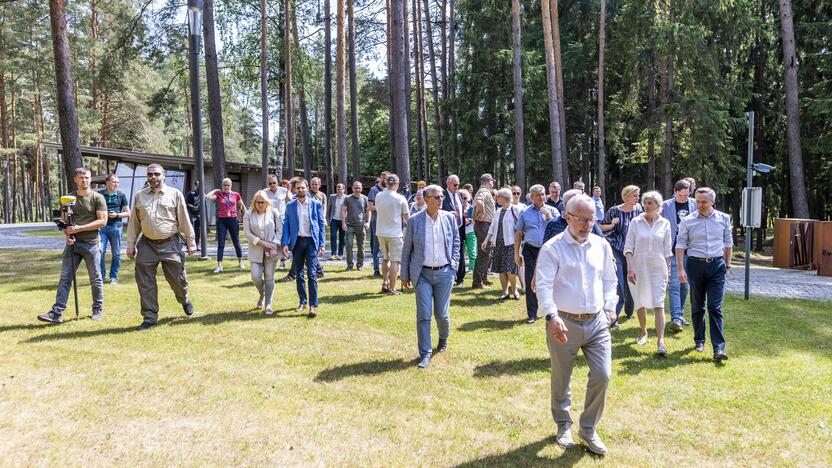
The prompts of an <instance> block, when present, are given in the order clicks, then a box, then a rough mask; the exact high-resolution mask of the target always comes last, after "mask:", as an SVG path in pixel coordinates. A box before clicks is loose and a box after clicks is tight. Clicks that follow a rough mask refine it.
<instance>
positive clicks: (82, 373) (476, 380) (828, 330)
mask: <svg viewBox="0 0 832 468" xmlns="http://www.w3.org/2000/svg"><path fill="white" fill-rule="evenodd" d="M59 256H60V253H59V252H56V251H51V252H10V251H0V303H2V304H3V305H4V307H3V309H4V312H3V314H2V315H0V415H2V417H0V434H3V436H2V437H0V454H3V455H2V462H0V463H2V465H40V466H45V465H57V464H71V465H79V466H80V465H122V466H123V465H192V466H199V465H206V464H208V465H224V466H237V465H243V464H246V465H287V464H292V465H299V464H303V465H350V466H368V465H373V466H389V465H394V466H413V465H423V466H449V465H471V466H505V465H513V466H553V465H558V466H561V465H570V466H571V465H574V464H580V465H596V464H606V465H611V466H621V465H628V466H645V465H654V466H694V465H704V466H725V465H742V466H760V465H763V466H772V465H778V466H779V465H787V466H803V465H808V466H830V465H832V448H830V447H832V416H830V415H832V403H830V398H829V397H830V395H832V305H830V303H829V302H826V303H819V302H805V301H784V300H767V299H756V300H753V301H750V302H744V301H742V300H741V299H738V298H737V297H729V298H728V299H727V300H726V304H725V315H726V335H727V338H728V347H727V351H728V353H729V354H730V360H728V361H727V363H726V364H725V365H719V366H718V365H715V364H714V363H713V362H712V361H711V359H710V357H711V354H710V352H708V353H704V354H699V353H695V352H693V351H692V348H693V343H692V336H691V331H690V330H686V331H685V332H683V333H682V334H680V335H677V336H671V337H670V338H669V339H668V340H667V345H668V349H669V352H670V355H669V357H668V358H667V359H658V358H656V357H654V351H655V339H653V337H652V335H651V341H650V342H649V343H648V345H646V346H643V347H639V346H636V344H635V340H636V338H637V337H638V326H637V323H636V321H635V320H631V321H628V322H626V323H625V324H624V325H623V326H622V329H621V330H620V331H619V332H617V333H615V334H614V336H613V343H614V344H613V376H612V381H611V385H610V389H609V392H608V397H607V407H606V412H605V414H604V417H603V419H602V421H601V425H600V428H599V431H600V434H601V435H602V437H603V438H604V440H605V442H606V444H607V446H608V447H609V449H610V454H609V455H608V456H607V457H606V458H603V459H599V458H596V457H594V456H591V455H589V454H588V453H587V452H586V451H585V450H584V449H582V448H576V449H570V450H563V449H561V448H559V447H558V446H556V445H555V444H554V438H553V433H554V430H555V428H554V424H553V422H552V418H551V413H550V411H549V396H550V393H549V358H548V353H547V351H546V346H545V341H544V340H545V337H544V332H543V330H544V326H543V322H542V321H541V322H538V323H536V324H535V325H532V326H529V325H526V324H525V323H523V318H524V316H525V313H524V312H523V306H522V302H523V301H520V302H516V301H509V302H506V303H498V302H497V301H496V297H497V292H496V291H495V290H493V289H492V290H491V291H479V290H478V291H472V290H471V289H470V288H469V287H463V288H461V289H456V290H455V291H454V295H453V297H452V308H451V320H452V327H451V329H452V332H451V336H450V341H449V344H450V348H449V350H448V352H446V353H442V354H440V355H438V356H437V357H436V358H435V359H434V362H433V364H432V365H431V367H430V368H428V369H427V370H424V371H420V370H417V369H416V368H415V364H416V358H417V357H418V353H417V350H416V329H415V305H414V304H415V303H414V296H413V294H412V293H408V294H405V295H402V296H398V297H390V296H382V295H379V294H377V291H378V289H379V287H380V282H379V281H376V280H373V279H371V278H369V273H371V271H370V272H369V273H368V272H367V271H366V270H365V271H364V272H361V273H358V272H350V273H346V272H344V271H343V266H338V267H335V266H328V267H327V275H326V277H325V278H324V279H323V280H321V284H320V291H321V307H320V313H319V317H318V318H317V319H315V320H310V319H307V318H305V317H304V316H300V315H299V314H298V313H296V312H295V311H294V307H295V306H296V305H297V296H296V293H295V287H294V284H293V283H292V284H278V285H277V291H276V302H275V311H276V312H277V314H276V315H275V316H274V317H266V316H264V315H262V314H261V313H260V312H258V311H255V310H253V306H254V303H255V302H256V299H257V297H256V292H255V290H254V288H253V287H252V286H251V283H250V279H249V276H248V272H247V271H246V272H239V271H237V270H234V269H233V268H231V266H232V264H233V263H234V262H227V266H228V267H229V268H228V269H227V271H226V273H224V274H223V275H221V276H216V275H213V274H211V273H210V271H211V270H212V269H213V268H214V262H211V261H209V262H198V261H196V260H192V261H189V263H188V270H189V275H190V280H191V295H192V299H193V302H194V304H195V306H196V314H195V315H194V317H192V318H186V317H185V316H184V314H183V313H182V310H181V308H180V306H179V305H178V304H177V303H176V302H175V300H174V298H173V294H172V293H171V292H170V290H169V289H168V288H167V287H166V285H165V283H164V280H163V275H162V274H161V273H160V274H159V279H160V285H161V293H160V302H161V306H162V311H161V314H160V325H159V326H157V327H156V328H155V329H152V330H150V331H147V332H141V333H140V332H135V331H134V327H135V326H136V325H138V324H139V323H140V321H141V317H140V315H139V306H138V294H137V291H136V287H135V284H134V281H133V274H132V270H133V264H132V262H130V261H126V262H124V264H123V266H122V268H123V270H122V276H121V284H120V285H118V286H109V285H105V319H104V320H103V321H101V322H93V321H91V320H89V313H90V312H89V306H90V294H89V287H88V285H87V281H86V279H82V280H80V281H79V284H80V290H79V291H80V298H81V320H77V321H76V320H74V311H72V306H70V310H68V311H67V314H66V315H65V317H66V318H67V319H70V320H69V321H67V322H66V323H64V324H62V325H59V326H50V325H46V324H42V323H40V322H37V321H35V316H36V315H37V314H39V313H43V312H46V311H47V310H48V309H49V307H50V305H51V303H52V301H53V299H54V287H55V283H56V282H57V278H58V270H59V264H58V260H59ZM85 276H86V273H85V272H84V269H83V268H81V274H80V275H79V277H85ZM70 304H71V300H70ZM650 324H651V327H652V320H651V321H650ZM650 331H651V334H652V331H653V329H652V328H651V329H650ZM435 340H436V332H435V325H434V344H435ZM586 375H587V367H586V362H585V361H584V360H583V358H580V359H579V360H578V365H577V368H576V370H575V373H574V375H573V394H574V397H573V398H574V405H573V417H574V418H575V419H576V420H577V416H578V414H579V411H580V409H581V408H582V406H583V397H584V388H585V384H586Z"/></svg>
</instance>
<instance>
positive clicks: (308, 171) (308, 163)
mask: <svg viewBox="0 0 832 468" xmlns="http://www.w3.org/2000/svg"><path fill="white" fill-rule="evenodd" d="M292 34H293V36H294V41H295V50H297V51H298V57H299V58H301V59H302V58H303V54H302V53H300V36H299V35H298V18H297V12H296V11H294V10H293V11H292ZM303 75H304V73H303V66H301V73H298V98H299V101H300V148H301V158H302V159H303V177H304V178H305V179H306V180H310V179H311V178H312V155H311V154H310V153H311V149H310V143H309V116H308V115H307V114H306V113H307V109H306V86H304V85H305V83H304V79H303ZM331 188H332V187H327V190H329V189H331Z"/></svg>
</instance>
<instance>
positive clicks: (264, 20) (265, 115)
mask: <svg viewBox="0 0 832 468" xmlns="http://www.w3.org/2000/svg"><path fill="white" fill-rule="evenodd" d="M287 33H288V31H287ZM260 119H261V120H262V121H263V124H262V125H263V129H262V133H263V142H262V146H261V150H260V164H261V167H262V169H261V170H262V172H263V186H264V187H265V186H266V184H267V183H268V178H269V5H268V3H267V1H266V0H260ZM218 187H220V186H219V185H218Z"/></svg>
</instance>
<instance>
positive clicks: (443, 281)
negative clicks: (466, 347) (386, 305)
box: [416, 265, 456, 358]
mask: <svg viewBox="0 0 832 468" xmlns="http://www.w3.org/2000/svg"><path fill="white" fill-rule="evenodd" d="M455 278H456V272H455V271H454V270H452V269H451V266H450V265H447V266H445V267H443V268H441V269H439V270H431V269H429V268H422V272H421V273H420V274H419V280H418V282H417V283H416V336H417V338H418V343H419V357H420V358H424V357H425V356H430V355H431V354H433V348H432V347H431V342H430V320H431V316H436V327H437V328H438V329H439V339H441V340H447V339H448V334H449V333H450V330H451V319H450V316H449V314H448V308H449V307H450V305H451V289H452V288H453V287H454V279H455Z"/></svg>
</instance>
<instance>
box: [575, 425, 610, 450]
mask: <svg viewBox="0 0 832 468" xmlns="http://www.w3.org/2000/svg"><path fill="white" fill-rule="evenodd" d="M578 437H580V438H581V440H583V441H584V443H585V444H586V447H587V448H588V449H589V451H590V452H592V453H594V454H597V455H606V454H607V446H606V445H604V442H603V441H602V440H601V438H600V437H598V434H593V435H592V437H589V436H587V435H586V434H584V433H583V432H581V431H578Z"/></svg>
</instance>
